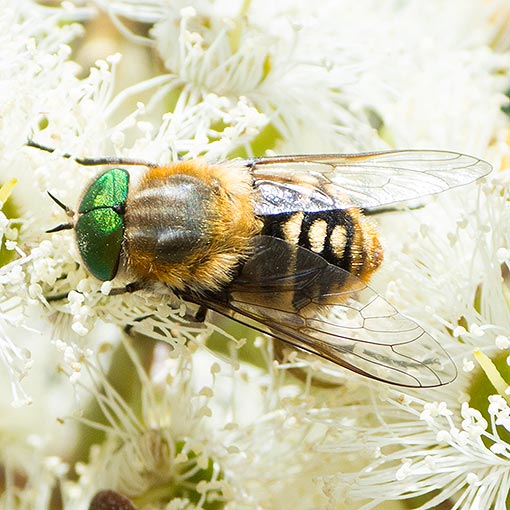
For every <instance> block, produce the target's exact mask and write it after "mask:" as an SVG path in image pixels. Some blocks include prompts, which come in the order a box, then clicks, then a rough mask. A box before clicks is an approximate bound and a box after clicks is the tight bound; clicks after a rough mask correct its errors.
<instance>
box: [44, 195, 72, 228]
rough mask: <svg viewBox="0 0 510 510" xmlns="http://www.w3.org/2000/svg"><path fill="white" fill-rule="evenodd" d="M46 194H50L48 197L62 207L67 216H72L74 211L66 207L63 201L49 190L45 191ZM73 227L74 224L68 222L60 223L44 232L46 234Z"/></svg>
mask: <svg viewBox="0 0 510 510" xmlns="http://www.w3.org/2000/svg"><path fill="white" fill-rule="evenodd" d="M47 193H48V195H49V196H50V198H51V199H52V200H53V201H54V202H55V203H56V204H57V205H58V206H59V207H60V208H61V209H64V211H65V212H66V214H67V215H68V216H69V217H73V216H74V211H73V210H72V209H71V208H70V207H68V206H67V205H65V204H64V203H63V202H61V201H60V200H59V199H58V198H57V197H56V196H54V195H52V194H51V193H50V192H49V191H48V192H47ZM72 228H74V225H73V224H72V223H70V222H68V223H61V224H60V225H57V226H56V227H53V228H51V229H50V230H46V233H47V234H52V233H53V232H60V231H61V230H70V229H72Z"/></svg>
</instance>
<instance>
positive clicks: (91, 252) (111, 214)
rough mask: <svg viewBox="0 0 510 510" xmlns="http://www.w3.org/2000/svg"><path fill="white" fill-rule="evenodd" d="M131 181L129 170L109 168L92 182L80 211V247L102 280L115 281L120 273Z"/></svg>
mask: <svg viewBox="0 0 510 510" xmlns="http://www.w3.org/2000/svg"><path fill="white" fill-rule="evenodd" d="M128 184H129V174H128V173H127V172H126V171H125V170H123V169H121V168H113V169H112V170H108V171H107V172H105V173H104V174H103V175H101V176H99V177H98V178H97V179H96V180H95V181H94V182H93V183H92V184H91V186H90V187H89V189H88V190H87V191H86V193H85V195H84V196H83V199H82V201H81V204H80V208H79V210H78V212H79V214H80V216H79V218H78V221H77V222H76V241H77V243H78V249H79V250H80V254H81V257H82V259H83V262H84V263H85V265H86V266H87V268H88V269H89V271H90V272H91V273H92V274H93V275H94V276H95V277H96V278H97V279H98V280H102V281H106V280H111V279H112V278H114V277H115V275H116V274H117V269H118V267H119V259H120V250H121V248H122V239H123V237H124V220H123V218H122V211H123V209H124V206H125V202H126V198H127V193H128Z"/></svg>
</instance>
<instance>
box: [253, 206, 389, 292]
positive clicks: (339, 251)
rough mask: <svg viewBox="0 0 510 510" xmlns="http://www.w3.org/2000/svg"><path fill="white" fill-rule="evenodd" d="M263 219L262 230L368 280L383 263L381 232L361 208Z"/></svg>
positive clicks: (286, 214)
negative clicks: (377, 230)
mask: <svg viewBox="0 0 510 510" xmlns="http://www.w3.org/2000/svg"><path fill="white" fill-rule="evenodd" d="M262 219H263V222H264V227H263V230H262V234H264V235H269V236H273V237H278V238H280V239H283V240H285V241H286V242H287V243H289V244H290V245H294V246H302V247H303V248H306V249H308V250H310V251H312V252H314V253H316V254H317V255H320V256H321V257H322V258H324V259H325V260H326V261H328V262H329V263H330V264H333V265H335V266H338V267H340V268H342V269H344V270H345V271H348V272H349V273H351V274H353V275H354V276H357V277H359V278H360V279H362V280H363V281H365V282H366V281H368V280H369V279H370V276H371V275H372V273H373V272H374V271H376V270H377V268H378V267H379V266H380V265H381V262H382V259H383V252H382V248H381V245H380V243H379V239H378V236H377V232H376V230H375V229H374V227H373V226H372V224H371V222H370V221H369V220H367V219H366V218H365V217H364V216H363V214H362V213H361V211H360V210H359V209H334V210H329V211H320V212H302V211H300V212H293V213H282V214H275V215H269V216H265V217H263V218H262ZM289 263H292V262H291V261H289Z"/></svg>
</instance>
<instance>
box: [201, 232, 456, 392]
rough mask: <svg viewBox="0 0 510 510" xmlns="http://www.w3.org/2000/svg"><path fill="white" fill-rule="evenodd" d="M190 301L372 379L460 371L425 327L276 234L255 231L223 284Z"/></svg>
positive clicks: (422, 382)
mask: <svg viewBox="0 0 510 510" xmlns="http://www.w3.org/2000/svg"><path fill="white" fill-rule="evenodd" d="M193 301H195V302H197V303H199V304H202V305H204V306H206V307H208V308H210V309H212V310H215V311H216V312H219V313H221V314H223V315H226V316H228V317H231V318H233V319H235V320H237V321H239V322H241V323H244V324H247V325H249V326H251V327H253V328H255V329H257V330H259V331H261V332H264V333H268V334H270V335H272V336H274V337H276V338H278V339H280V340H283V341H285V342H287V343H289V344H291V345H292V346H294V347H297V348H298V349H302V350H304V351H307V352H310V353H313V354H316V355H318V356H321V357H322V358H325V359H327V360H329V361H332V362H333V363H336V364H338V365H341V366H343V367H345V368H348V369H349V370H352V371H354V372H356V373H358V374H361V375H365V376H367V377H370V378H372V379H377V380H380V381H384V382H387V383H391V384H395V385H399V386H406V387H417V388H418V387H422V388H423V387H433V386H440V385H443V384H447V383H449V382H451V381H452V380H453V379H455V377H456V374H457V371H456V368H455V365H454V363H453V361H452V360H451V358H450V357H449V356H448V354H447V353H446V351H445V350H444V349H443V348H442V347H441V346H440V345H439V344H438V343H437V342H436V341H435V340H434V339H433V338H432V337H431V336H430V335H429V334H427V333H426V332H425V331H424V330H423V329H422V328H421V327H420V326H418V325H417V324H416V323H415V322H413V321H412V320H410V319H408V318H407V317H404V316H403V315H401V314H400V313H398V312H397V310H396V309H395V308H394V307H393V306H392V305H391V304H389V303H388V302H387V301H385V300H384V299H383V298H382V297H381V296H380V295H378V294H377V293H376V292H375V291H374V290H372V289H371V288H370V287H368V286H367V285H366V284H365V283H363V282H362V281H361V280H360V279H359V278H357V277H355V276H353V275H351V274H350V273H348V272H347V271H344V270H343V269H341V268H339V267H337V266H334V265H332V264H329V263H328V262H326V261H325V260H324V259H323V258H322V257H320V256H319V255H317V254H315V253H313V252H311V251H309V250H307V249H305V248H302V247H300V246H292V245H290V244H288V243H286V242H284V241H282V240H280V239H277V238H273V237H269V236H258V237H257V238H256V244H255V248H254V253H253V255H252V256H251V257H250V259H249V260H248V261H247V262H246V264H245V265H244V266H243V268H242V270H241V272H240V274H239V275H238V277H237V278H236V279H235V280H234V281H233V282H232V283H231V284H230V285H229V287H228V288H227V290H226V291H224V292H223V293H222V294H218V295H215V296H209V297H206V298H199V299H193Z"/></svg>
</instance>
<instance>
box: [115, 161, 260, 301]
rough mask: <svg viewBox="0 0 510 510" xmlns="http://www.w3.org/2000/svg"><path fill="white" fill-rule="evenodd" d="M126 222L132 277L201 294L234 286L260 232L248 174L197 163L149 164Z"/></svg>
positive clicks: (128, 206) (126, 248) (129, 204)
mask: <svg viewBox="0 0 510 510" xmlns="http://www.w3.org/2000/svg"><path fill="white" fill-rule="evenodd" d="M124 220H125V235H124V254H125V259H126V267H127V270H128V271H129V272H130V273H132V275H133V277H135V278H137V279H143V280H149V281H150V280H158V281H161V282H164V283H166V284H167V285H169V286H170V287H172V288H175V289H180V290H182V289H189V290H193V291H196V292H202V291H209V290H217V289H219V288H221V287H223V286H224V285H225V284H227V283H228V282H229V281H230V280H231V278H232V276H233V273H234V271H235V268H236V266H237V265H238V264H239V263H240V262H241V261H242V260H243V259H244V258H245V257H246V256H247V255H248V252H249V246H250V240H251V239H252V238H253V236H254V235H256V234H257V233H258V231H259V230H260V225H259V222H258V220H257V219H256V218H255V216H254V213H253V206H252V200H251V182H250V176H249V174H248V172H247V171H246V170H245V169H243V168H241V167H240V168H235V167H226V166H224V165H221V164H220V165H209V164H207V163H206V162H203V161H196V160H195V161H183V162H177V163H174V164H172V165H169V166H165V167H156V168H151V169H148V170H147V172H146V173H145V174H144V176H143V177H142V178H141V179H140V181H139V183H138V184H137V185H135V186H134V187H133V189H131V190H130V193H129V196H128V199H127V201H126V212H125V216H124Z"/></svg>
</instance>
